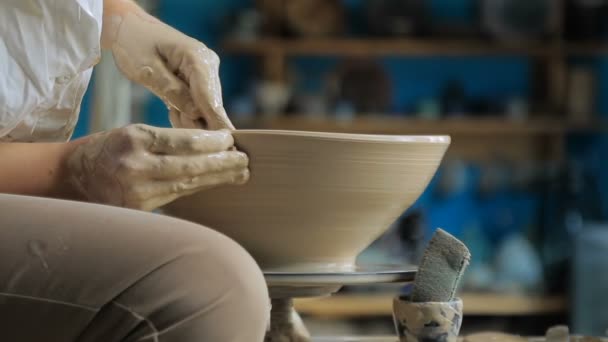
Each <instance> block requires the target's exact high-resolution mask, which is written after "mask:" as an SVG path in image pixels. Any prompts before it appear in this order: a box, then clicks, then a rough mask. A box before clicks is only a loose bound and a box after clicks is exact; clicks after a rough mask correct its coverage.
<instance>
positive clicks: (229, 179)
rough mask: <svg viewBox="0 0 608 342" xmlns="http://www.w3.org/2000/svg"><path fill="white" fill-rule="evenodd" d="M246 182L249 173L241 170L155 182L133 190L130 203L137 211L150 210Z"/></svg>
mask: <svg viewBox="0 0 608 342" xmlns="http://www.w3.org/2000/svg"><path fill="white" fill-rule="evenodd" d="M248 180H249V171H248V170H247V169H242V170H229V171H224V172H216V173H210V174H205V175H201V176H198V177H187V178H183V179H180V180H172V181H156V182H154V183H151V184H146V185H145V186H142V187H141V189H137V188H136V189H134V191H133V192H132V193H131V199H130V202H132V203H137V207H139V209H142V210H152V209H155V208H158V207H161V206H163V205H165V204H167V203H170V202H172V201H174V200H176V199H178V198H180V197H183V196H188V195H192V194H194V193H196V192H198V191H202V190H206V189H210V188H213V187H216V186H220V185H240V184H244V183H246V182H247V181H248Z"/></svg>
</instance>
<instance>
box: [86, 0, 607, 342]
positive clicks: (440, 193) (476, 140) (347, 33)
mask: <svg viewBox="0 0 608 342" xmlns="http://www.w3.org/2000/svg"><path fill="white" fill-rule="evenodd" d="M140 3H142V5H143V6H145V7H146V8H148V10H150V11H151V12H153V13H154V14H155V15H157V16H158V17H160V18H161V19H163V20H164V21H166V22H167V23H169V24H170V25H172V26H174V27H176V28H177V29H179V30H181V31H184V32H185V33H187V34H189V35H191V36H193V37H195V38H197V39H199V40H201V41H202V42H204V43H205V44H207V45H208V46H210V47H211V48H212V49H214V50H215V51H216V52H217V53H218V54H219V55H220V57H221V59H222V66H221V80H222V84H223V93H224V102H225V106H226V109H227V111H228V113H229V115H230V116H231V118H232V120H233V122H234V123H235V125H236V126H237V127H238V128H268V129H293V130H315V131H332V132H354V133H379V134H449V135H451V136H452V141H453V144H452V146H451V148H450V151H449V153H448V156H447V157H446V160H445V161H444V162H443V165H442V167H441V169H440V171H439V173H438V174H437V175H436V177H435V178H434V180H433V181H432V183H431V185H430V186H429V188H428V189H427V191H426V192H425V193H424V195H423V196H422V197H421V198H420V199H419V200H418V201H417V203H416V204H415V206H414V207H413V208H411V209H410V210H409V211H408V212H406V213H404V215H403V217H402V218H401V219H400V220H399V221H398V222H397V223H395V224H394V226H393V227H392V229H391V230H390V231H389V232H388V233H387V234H386V235H385V236H383V237H381V238H380V239H379V240H378V241H376V242H375V243H374V244H373V245H372V246H371V247H370V248H369V249H368V250H366V251H365V252H364V253H363V255H361V257H360V262H361V263H404V264H407V263H414V264H415V263H417V262H418V260H419V259H420V253H421V250H422V249H423V248H424V243H425V241H426V240H427V239H428V238H429V237H430V234H431V233H432V232H433V230H434V229H435V228H436V227H442V228H444V229H446V230H447V231H449V232H451V233H452V234H454V235H455V236H457V237H459V238H460V239H462V240H464V241H465V243H467V245H468V246H469V248H470V249H471V252H472V254H473V261H472V264H471V266H470V268H469V271H468V273H467V276H466V279H465V280H464V284H463V289H462V297H463V300H464V302H465V320H464V326H463V331H464V332H465V333H466V332H470V331H477V330H479V329H496V330H502V331H510V332H516V333H521V334H542V333H543V332H544V330H545V329H546V328H547V327H548V325H550V324H555V323H565V324H570V326H571V329H572V330H573V331H574V332H577V333H585V334H595V335H605V334H606V330H607V329H608V297H607V296H606V294H607V293H608V222H607V221H606V219H607V214H608V198H607V196H608V177H606V175H607V172H606V170H607V168H608V136H607V135H606V132H607V131H608V125H607V124H606V117H607V116H608V96H607V95H608V46H607V45H606V44H605V41H606V40H607V39H608V1H605V0H426V1H425V0H258V1H255V0H222V1H214V0H150V1H140ZM129 122H145V123H148V124H151V125H156V126H169V121H168V119H167V110H166V108H165V107H164V105H163V103H162V102H161V101H160V100H158V99H156V98H155V97H154V96H152V95H151V94H150V93H148V92H146V91H145V90H143V89H142V88H139V87H135V86H132V85H131V84H130V83H129V82H127V81H126V80H124V79H123V78H122V77H121V76H120V75H119V74H118V73H117V71H116V69H115V67H114V65H113V61H112V59H111V57H108V56H104V58H103V60H102V63H101V65H100V66H99V67H98V68H97V69H96V72H95V77H94V83H93V86H92V87H91V88H90V90H89V92H88V94H87V97H86V99H85V104H84V106H83V111H82V114H81V120H80V123H79V126H78V127H77V131H76V136H81V135H84V134H88V133H90V132H94V131H98V130H102V129H107V128H111V127H115V126H120V125H124V124H127V123H129ZM399 290H402V289H399V288H395V287H371V288H346V289H344V290H343V291H342V292H341V293H340V294H339V295H337V296H334V297H331V298H327V299H322V300H306V301H301V302H298V308H299V311H300V312H301V313H302V314H303V315H304V316H305V319H306V321H307V324H308V326H309V328H310V329H311V330H312V331H313V333H321V334H325V335H332V334H362V335H367V334H383V333H390V332H391V331H392V326H391V324H392V322H391V319H390V315H391V307H390V306H391V301H390V298H391V297H392V296H393V295H394V293H395V292H396V291H399Z"/></svg>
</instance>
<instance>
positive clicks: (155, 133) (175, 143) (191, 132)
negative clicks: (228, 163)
mask: <svg viewBox="0 0 608 342" xmlns="http://www.w3.org/2000/svg"><path fill="white" fill-rule="evenodd" d="M128 129H129V130H130V132H129V134H132V135H133V136H137V137H138V138H139V139H141V140H142V141H143V142H144V144H145V146H146V148H147V150H148V152H150V153H154V154H160V155H198V154H208V153H216V152H223V151H227V150H229V149H231V148H232V147H233V146H234V139H233V138H232V134H231V133H230V132H229V131H226V130H221V131H205V130H201V129H186V128H160V127H152V126H148V125H141V124H138V125H132V126H129V127H128Z"/></svg>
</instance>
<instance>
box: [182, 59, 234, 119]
mask: <svg viewBox="0 0 608 342" xmlns="http://www.w3.org/2000/svg"><path fill="white" fill-rule="evenodd" d="M218 63H219V62H218ZM188 80H189V84H190V93H191V94H192V99H193V100H194V103H195V104H196V106H197V108H199V110H200V111H201V112H202V114H203V118H204V119H205V122H206V123H207V128H208V129H211V130H215V129H230V130H234V125H233V124H232V122H231V121H230V119H229V118H228V114H226V110H225V109H224V105H223V100H222V86H221V84H220V78H219V70H218V68H217V66H213V65H209V64H208V63H199V64H196V65H195V66H193V67H192V69H191V74H190V75H189V77H188Z"/></svg>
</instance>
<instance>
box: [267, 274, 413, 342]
mask: <svg viewBox="0 0 608 342" xmlns="http://www.w3.org/2000/svg"><path fill="white" fill-rule="evenodd" d="M416 270H417V269H416V267H414V266H390V265H372V266H354V267H353V268H352V269H348V270H331V269H323V270H306V269H293V268H292V269H271V270H266V271H265V272H264V276H265V278H266V282H267V283H268V288H269V293H270V298H271V303H272V310H271V315H270V316H271V318H270V330H269V331H268V333H267V334H266V339H265V342H311V341H312V340H311V337H310V334H309V333H308V331H307V330H306V327H305V326H304V324H303V323H302V321H301V319H300V317H299V315H298V314H297V313H296V311H295V309H294V307H293V298H300V297H322V296H329V295H331V294H333V293H335V292H337V291H338V290H339V289H340V288H342V286H344V285H370V284H385V283H408V282H412V281H413V280H414V276H415V275H416Z"/></svg>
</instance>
